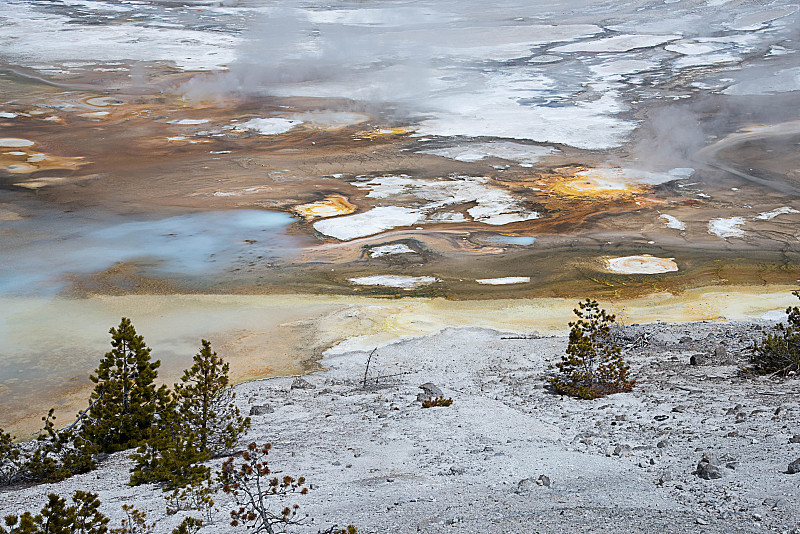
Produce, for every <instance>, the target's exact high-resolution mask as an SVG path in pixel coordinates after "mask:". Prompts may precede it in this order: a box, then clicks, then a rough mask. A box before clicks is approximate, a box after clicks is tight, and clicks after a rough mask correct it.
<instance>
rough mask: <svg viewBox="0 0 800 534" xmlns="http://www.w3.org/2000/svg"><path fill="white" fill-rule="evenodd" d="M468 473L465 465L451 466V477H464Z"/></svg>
mask: <svg viewBox="0 0 800 534" xmlns="http://www.w3.org/2000/svg"><path fill="white" fill-rule="evenodd" d="M466 472H467V468H466V467H464V466H463V465H451V466H450V474H451V475H463V474H464V473H466Z"/></svg>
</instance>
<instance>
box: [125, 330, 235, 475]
mask: <svg viewBox="0 0 800 534" xmlns="http://www.w3.org/2000/svg"><path fill="white" fill-rule="evenodd" d="M229 369H230V365H229V364H228V363H226V362H224V361H223V360H222V359H221V358H220V357H219V356H217V353H216V352H214V351H213V350H211V343H209V342H208V341H206V340H205V339H204V340H202V347H201V349H200V352H198V353H197V354H196V355H195V356H194V361H193V365H192V367H191V368H189V369H186V370H185V371H184V373H183V376H182V377H181V383H179V384H175V389H174V394H173V404H174V409H172V410H170V412H169V415H168V416H166V417H165V418H164V420H163V424H162V425H161V431H160V432H159V433H158V435H156V436H154V438H153V439H151V440H150V441H149V442H148V443H147V444H145V445H143V446H142V447H140V448H139V450H138V451H137V453H136V454H134V455H133V459H134V460H135V461H136V464H137V465H136V467H135V468H134V469H133V471H132V473H131V484H133V485H137V484H142V483H147V482H164V483H166V484H165V485H166V489H174V488H180V487H184V486H187V485H195V484H198V483H200V482H202V481H203V480H205V479H207V478H208V476H209V474H210V472H209V470H208V468H207V467H205V466H202V465H200V464H201V463H202V462H204V461H206V460H208V459H209V458H211V457H212V456H213V455H215V454H219V453H221V452H223V451H225V450H226V449H229V448H230V447H232V446H233V445H234V444H235V443H236V440H237V438H238V437H239V436H240V435H241V434H242V433H243V432H244V431H245V430H246V429H247V428H249V427H250V418H244V417H242V415H241V413H240V412H239V409H238V408H236V405H235V404H234V399H235V397H236V394H235V393H234V391H233V388H232V387H231V386H230V383H229V379H228V371H229Z"/></svg>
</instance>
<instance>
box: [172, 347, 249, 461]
mask: <svg viewBox="0 0 800 534" xmlns="http://www.w3.org/2000/svg"><path fill="white" fill-rule="evenodd" d="M201 344H202V347H201V348H200V352H198V353H197V354H195V356H194V360H193V365H192V367H190V368H189V369H186V370H185V371H184V372H183V376H182V377H181V383H179V384H175V398H176V400H177V402H178V413H179V414H180V418H181V420H182V421H183V422H184V423H185V424H186V425H187V426H188V427H189V429H190V430H191V431H192V432H193V433H195V434H196V435H197V441H196V447H197V449H198V451H200V452H203V453H208V454H210V455H215V454H219V453H221V452H223V451H225V450H226V449H229V448H231V447H233V445H234V444H235V443H236V440H237V439H238V437H239V436H240V435H241V434H242V433H243V432H244V431H245V430H246V429H247V428H249V427H250V418H249V417H247V418H243V417H242V415H241V413H240V412H239V409H238V408H237V407H236V405H235V404H234V399H235V398H236V393H235V392H234V391H233V388H232V387H231V386H230V382H229V379H228V371H229V370H230V364H229V363H227V362H225V361H223V360H222V358H220V357H219V356H217V353H216V352H214V351H213V350H211V343H210V342H208V341H206V340H205V339H203V340H201Z"/></svg>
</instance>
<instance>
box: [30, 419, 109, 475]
mask: <svg viewBox="0 0 800 534" xmlns="http://www.w3.org/2000/svg"><path fill="white" fill-rule="evenodd" d="M53 412H54V410H53V409H52V408H51V409H50V411H49V412H48V413H47V415H46V416H45V417H42V421H44V427H43V428H42V430H41V431H39V435H38V436H37V438H36V441H37V447H36V449H35V450H34V451H33V453H32V454H31V455H30V458H29V459H28V461H27V463H26V465H25V478H26V479H27V480H30V481H36V482H59V481H61V480H64V479H66V478H69V477H71V476H72V475H76V474H79V473H86V472H88V471H91V470H92V469H94V468H95V463H94V460H93V459H92V453H93V452H94V451H95V447H94V446H93V445H92V444H91V443H87V442H85V441H83V439H82V438H81V437H80V436H78V435H77V434H76V432H75V430H74V426H70V427H68V428H66V429H61V430H57V429H56V427H55V419H56V416H55V415H54V414H53Z"/></svg>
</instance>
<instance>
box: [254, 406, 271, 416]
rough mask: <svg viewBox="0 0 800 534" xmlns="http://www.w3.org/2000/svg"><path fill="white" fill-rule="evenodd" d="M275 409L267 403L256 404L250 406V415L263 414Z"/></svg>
mask: <svg viewBox="0 0 800 534" xmlns="http://www.w3.org/2000/svg"><path fill="white" fill-rule="evenodd" d="M274 411H275V409H274V408H273V407H272V406H270V405H269V404H260V405H258V406H251V407H250V415H264V414H267V413H272V412H274Z"/></svg>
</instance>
